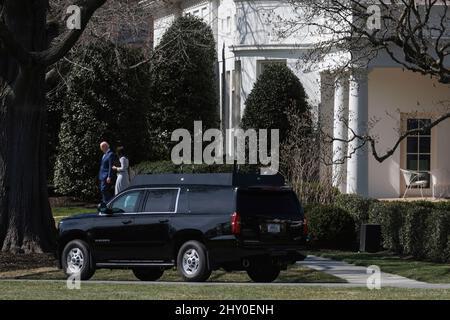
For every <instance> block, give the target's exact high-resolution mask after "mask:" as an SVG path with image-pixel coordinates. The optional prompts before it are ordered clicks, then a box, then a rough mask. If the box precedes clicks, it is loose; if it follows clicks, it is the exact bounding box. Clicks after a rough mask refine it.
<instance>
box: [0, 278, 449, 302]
mask: <svg viewBox="0 0 450 320" xmlns="http://www.w3.org/2000/svg"><path fill="white" fill-rule="evenodd" d="M449 298H450V290H434V289H432V290H430V289H429V290H427V289H393V288H384V289H381V290H373V291H371V290H368V289H365V288H324V287H303V286H295V287H294V286H283V285H282V284H280V285H278V286H235V285H227V284H223V285H205V286H197V285H185V284H170V285H167V284H152V285H139V284H116V283H115V284H104V283H82V284H81V289H80V290H69V289H67V287H66V284H65V282H42V281H27V282H17V281H16V282H14V281H0V300H3V299H44V300H47V299H57V300H68V299H77V300H78V299H79V300H83V299H84V300H94V299H114V300H118V299H120V300H125V299H152V300H153V299H167V300H169V299H173V300H175V299H196V300H210V299H217V300H231V299H233V300H242V299H251V300H255V299H280V300H300V299H305V300H306V299H310V300H311V299H314V300H317V299H333V300H351V299H352V300H353V299H386V300H396V299H433V300H435V299H449Z"/></svg>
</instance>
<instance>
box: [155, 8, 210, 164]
mask: <svg viewBox="0 0 450 320" xmlns="http://www.w3.org/2000/svg"><path fill="white" fill-rule="evenodd" d="M155 52H156V54H155V59H154V62H153V70H152V74H153V83H152V93H151V96H152V99H153V104H152V108H151V112H150V113H149V116H148V121H149V127H150V130H151V136H152V137H158V138H159V139H160V143H159V145H160V146H162V147H161V148H160V149H159V151H157V152H163V154H160V155H159V154H158V155H155V154H154V155H153V158H154V159H155V158H158V156H159V158H160V159H162V158H165V156H166V155H167V154H168V151H169V149H168V146H169V144H168V142H170V135H171V133H172V131H173V130H175V129H178V128H185V129H188V130H192V128H193V125H194V121H197V120H201V121H203V125H204V126H205V127H216V126H217V125H218V102H217V101H218V99H217V92H216V89H217V88H216V76H215V66H216V50H215V42H214V36H213V33H212V30H211V28H210V27H209V26H208V25H207V24H206V23H204V22H203V21H202V20H201V19H199V18H197V17H194V16H190V15H188V16H184V17H180V18H178V19H177V20H175V22H174V23H173V24H172V25H171V27H170V28H169V29H168V30H167V31H166V33H165V34H164V35H163V37H162V39H161V42H160V44H159V45H158V46H157V47H156V50H155ZM163 150H165V154H164V151H163Z"/></svg>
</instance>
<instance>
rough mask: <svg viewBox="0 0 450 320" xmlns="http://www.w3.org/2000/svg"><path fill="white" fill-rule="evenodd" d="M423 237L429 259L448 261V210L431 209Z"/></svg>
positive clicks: (449, 244) (449, 226)
mask: <svg viewBox="0 0 450 320" xmlns="http://www.w3.org/2000/svg"><path fill="white" fill-rule="evenodd" d="M425 234H426V236H425V238H424V248H425V253H426V257H427V258H428V259H429V260H431V261H436V262H448V261H450V211H443V210H439V209H435V210H433V211H432V212H431V213H430V215H429V217H428V223H427V228H426V232H425Z"/></svg>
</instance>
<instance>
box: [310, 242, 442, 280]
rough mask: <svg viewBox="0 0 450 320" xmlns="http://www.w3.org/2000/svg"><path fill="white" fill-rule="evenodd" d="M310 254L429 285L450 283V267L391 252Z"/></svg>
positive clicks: (324, 251) (322, 252) (317, 252)
mask: <svg viewBox="0 0 450 320" xmlns="http://www.w3.org/2000/svg"><path fill="white" fill-rule="evenodd" d="M310 254H314V255H318V256H322V257H325V258H330V259H335V260H342V261H345V262H348V263H352V264H355V265H358V266H370V265H377V266H379V267H380V268H381V270H382V271H384V272H388V273H394V274H397V275H400V276H403V277H407V278H410V279H415V280H418V281H424V282H429V283H450V265H449V264H443V263H432V262H426V261H417V260H414V259H411V258H405V257H399V256H396V255H392V254H390V253H389V252H380V253H358V252H346V251H330V250H323V251H314V252H310Z"/></svg>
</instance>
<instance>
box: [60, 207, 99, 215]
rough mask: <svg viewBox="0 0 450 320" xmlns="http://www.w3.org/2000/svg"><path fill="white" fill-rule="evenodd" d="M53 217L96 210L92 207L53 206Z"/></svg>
mask: <svg viewBox="0 0 450 320" xmlns="http://www.w3.org/2000/svg"><path fill="white" fill-rule="evenodd" d="M52 211H53V217H67V216H72V215H75V214H79V213H95V212H97V210H96V209H94V208H84V207H55V208H52Z"/></svg>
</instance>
